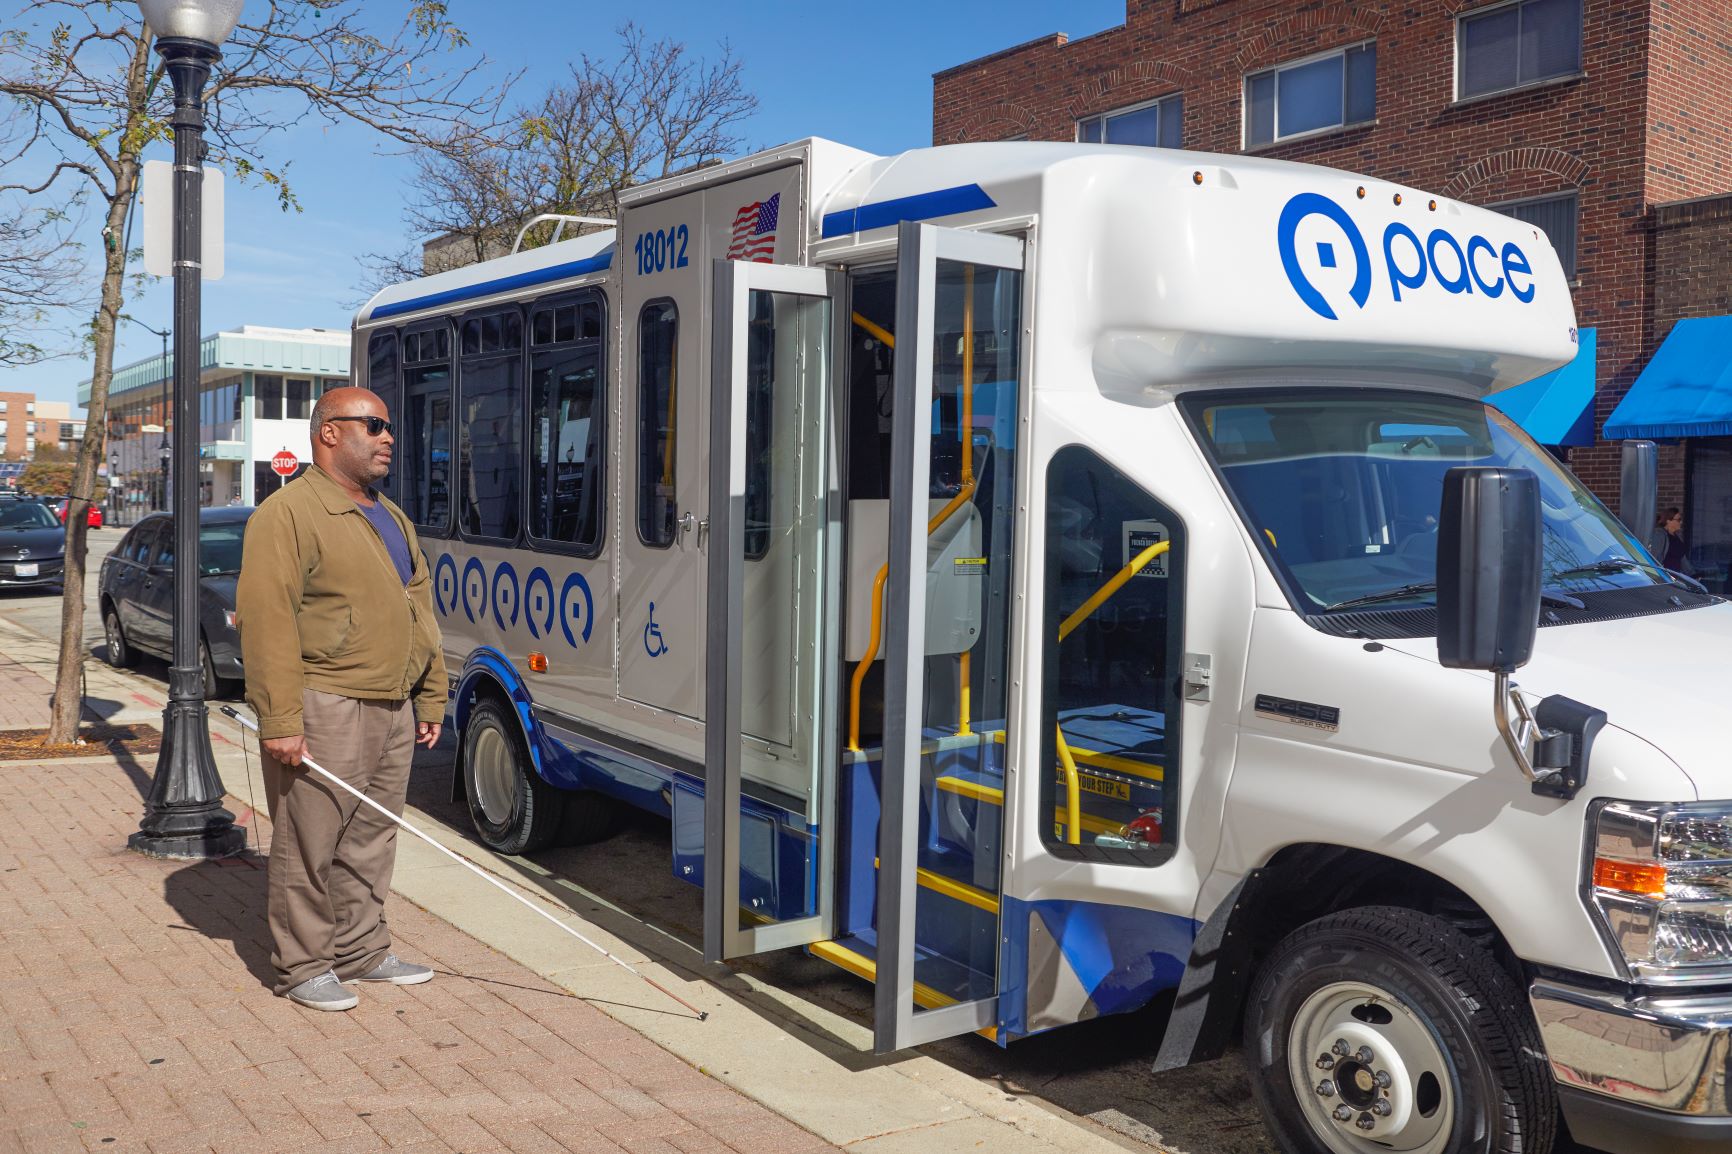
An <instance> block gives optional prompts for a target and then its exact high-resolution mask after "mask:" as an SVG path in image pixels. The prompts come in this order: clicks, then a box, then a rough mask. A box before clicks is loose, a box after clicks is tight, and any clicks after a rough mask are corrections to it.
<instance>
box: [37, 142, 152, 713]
mask: <svg viewBox="0 0 1732 1154" xmlns="http://www.w3.org/2000/svg"><path fill="white" fill-rule="evenodd" d="M137 179H138V162H137V158H136V157H135V156H126V155H122V156H121V158H120V178H119V179H118V180H117V181H116V182H115V196H114V199H113V200H111V201H110V202H109V204H108V217H107V220H106V222H105V223H106V224H107V225H108V231H107V232H106V234H105V238H112V242H111V243H108V244H105V245H104V253H103V258H104V259H103V269H102V303H101V304H100V305H99V306H98V307H97V311H96V319H95V321H94V326H95V338H96V340H95V357H94V359H93V360H92V362H91V367H90V404H89V406H88V407H87V410H86V413H85V418H84V439H83V440H81V441H80V442H79V443H78V459H77V461H76V462H75V463H74V464H73V466H72V487H71V489H70V491H69V492H68V494H67V497H68V499H67V502H66V570H65V572H64V574H63V575H62V576H63V580H62V583H61V588H62V594H61V598H60V661H59V664H58V665H57V666H56V669H55V676H54V702H53V706H52V710H51V712H50V716H49V722H48V740H49V741H50V742H55V743H64V742H70V741H73V740H75V739H76V738H77V736H78V719H79V716H80V714H82V713H83V710H84V660H85V657H86V656H87V654H86V653H85V650H84V577H85V572H84V560H85V546H86V540H87V538H88V536H89V532H90V530H89V510H90V496H91V493H92V492H94V491H95V489H96V468H97V465H98V463H100V462H101V461H102V460H104V459H105V457H106V456H107V453H108V435H107V434H108V385H109V382H110V381H111V380H112V379H113V377H114V330H115V328H116V326H117V325H118V323H119V320H120V309H121V304H122V297H121V286H122V283H123V280H124V278H125V276H126V255H127V254H126V242H125V240H124V238H125V236H126V218H127V214H128V213H129V212H130V211H131V208H132V198H133V192H134V190H135V188H136V184H137Z"/></svg>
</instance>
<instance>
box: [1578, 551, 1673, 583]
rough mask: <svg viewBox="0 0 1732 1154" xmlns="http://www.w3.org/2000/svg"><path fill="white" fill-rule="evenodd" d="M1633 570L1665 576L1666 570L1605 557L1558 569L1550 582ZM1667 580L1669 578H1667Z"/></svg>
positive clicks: (1629, 560) (1655, 566) (1619, 558)
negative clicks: (1584, 563)
mask: <svg viewBox="0 0 1732 1154" xmlns="http://www.w3.org/2000/svg"><path fill="white" fill-rule="evenodd" d="M1633 569H1642V570H1646V571H1647V572H1649V573H1659V574H1661V575H1662V576H1665V575H1666V570H1664V569H1661V568H1660V567H1659V566H1657V565H1644V564H1642V563H1641V562H1640V561H1632V560H1631V559H1630V558H1628V557H1607V558H1605V559H1604V560H1602V561H1590V562H1589V563H1588V564H1586V565H1576V566H1573V567H1571V568H1569V569H1560V570H1558V571H1557V572H1556V573H1553V574H1551V575H1550V576H1551V578H1552V580H1554V581H1556V580H1557V579H1558V578H1559V577H1591V576H1593V575H1595V574H1599V573H1628V572H1630V571H1631V570H1633ZM1668 579H1669V578H1668Z"/></svg>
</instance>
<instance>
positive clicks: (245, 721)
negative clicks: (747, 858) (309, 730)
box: [218, 705, 710, 1022]
mask: <svg viewBox="0 0 1732 1154" xmlns="http://www.w3.org/2000/svg"><path fill="white" fill-rule="evenodd" d="M218 708H219V709H220V710H221V711H222V712H223V713H225V714H227V715H228V716H229V717H232V718H234V719H235V720H236V721H238V722H240V723H241V725H242V726H244V727H245V728H247V729H250V730H252V731H253V732H254V733H257V732H258V731H259V727H258V725H257V723H255V722H254V721H253V720H252V719H251V718H249V717H244V716H242V714H241V713H240V711H239V710H237V709H235V708H234V707H233V706H230V705H223V706H219V707H218ZM301 764H302V765H304V766H306V767H307V768H308V769H310V770H313V771H314V772H315V773H318V774H320V775H321V776H323V777H324V778H325V780H327V781H329V782H331V783H332V784H333V785H335V786H337V787H338V788H340V789H342V790H343V791H344V792H346V793H348V794H350V795H352V796H354V797H356V798H358V799H360V800H361V801H363V802H365V803H366V804H367V805H370V806H372V807H373V808H374V809H376V810H378V811H379V812H380V813H382V814H384V815H385V816H386V817H388V818H390V819H391V820H392V821H394V822H396V823H397V824H398V825H400V826H402V827H403V828H404V829H406V830H408V831H409V832H410V833H412V834H414V835H415V836H416V837H418V838H420V839H421V840H422V841H424V842H426V843H427V844H428V845H430V846H432V847H433V848H434V849H436V850H438V851H439V852H440V853H442V854H444V855H445V856H446V857H448V858H450V859H451V860H452V861H454V862H456V863H457V864H458V865H460V866H462V867H463V868H464V869H466V870H468V871H469V872H470V873H472V874H474V875H475V876H476V877H478V878H480V879H481V880H482V881H484V882H486V883H487V884H488V885H490V886H493V887H494V888H495V889H498V890H499V891H501V892H502V893H504V894H506V895H507V896H509V897H511V898H512V899H513V900H515V901H518V902H521V903H523V905H525V906H526V907H528V908H529V909H530V910H531V911H533V912H534V913H536V914H538V915H539V916H541V917H544V918H546V919H547V920H548V921H550V922H552V923H553V924H554V925H556V926H558V927H559V928H560V929H562V930H564V931H565V932H566V933H568V934H570V935H571V936H572V937H574V938H576V939H577V940H578V941H580V942H582V943H583V944H584V945H586V946H588V947H589V948H590V949H592V950H594V951H595V952H596V953H598V954H600V955H601V956H602V957H604V958H606V959H607V960H608V961H610V962H612V963H613V964H614V965H616V966H618V967H619V968H620V969H622V970H624V971H625V972H626V973H628V974H630V975H632V976H633V977H635V978H638V979H640V980H642V981H643V982H644V983H645V984H647V985H649V986H650V987H652V988H653V989H655V990H657V991H658V992H659V993H661V994H663V995H664V996H666V997H667V998H669V999H670V1000H672V1001H675V1002H678V1003H679V1004H680V1005H681V1006H684V1007H685V1008H686V1009H688V1010H690V1011H691V1012H692V1013H693V1014H696V1015H697V1019H698V1021H700V1022H702V1021H704V1020H705V1019H707V1018H708V1017H709V1016H710V1014H709V1011H708V1010H700V1009H698V1008H697V1007H696V1006H694V1005H692V1004H691V1003H690V1002H688V1001H686V1000H685V999H684V998H682V997H680V996H679V995H678V994H676V993H674V992H673V991H672V990H670V989H668V988H667V987H666V986H663V985H661V984H660V983H658V982H657V981H656V980H655V979H653V978H651V977H649V976H648V975H646V974H643V973H641V972H640V971H638V970H635V969H633V968H632V967H631V965H630V963H628V962H624V961H621V960H620V959H619V958H616V957H614V956H613V955H612V954H610V953H608V952H607V951H606V950H605V949H603V948H602V947H600V946H598V945H596V944H595V943H594V942H592V941H590V940H589V939H588V938H586V937H584V936H583V935H582V934H580V933H578V932H577V931H576V930H574V929H572V928H571V927H570V926H568V925H566V924H565V923H564V922H562V921H560V920H559V919H558V918H556V917H554V916H553V915H552V914H550V913H548V912H547V911H546V910H544V909H542V908H541V907H540V906H538V905H536V904H535V903H534V902H532V901H530V900H529V899H528V898H526V897H524V896H523V895H522V894H520V893H518V892H517V891H516V890H514V889H512V888H511V887H510V886H508V885H506V884H505V883H504V882H502V881H500V880H499V879H498V878H496V877H493V876H491V875H489V874H488V873H486V872H485V871H484V870H482V869H481V867H479V866H477V865H476V864H475V863H474V862H472V861H470V860H469V859H468V858H465V857H463V856H462V855H461V854H458V853H456V852H454V851H452V850H449V849H446V848H445V847H444V846H442V845H440V844H439V843H438V842H436V841H434V840H433V839H432V838H431V837H430V836H428V835H427V834H424V833H422V832H421V831H420V830H418V829H416V828H415V827H414V826H412V825H410V824H409V823H408V822H406V821H404V820H403V819H402V818H400V817H398V816H397V815H396V814H394V813H392V812H391V811H390V810H388V809H386V808H385V807H384V806H382V805H380V804H379V803H378V802H376V801H374V800H373V799H372V798H370V797H368V796H367V795H366V794H364V793H362V792H361V791H360V790H358V789H356V788H355V787H354V786H352V785H350V784H349V783H348V782H346V781H344V780H343V779H342V778H340V777H338V776H337V775H336V774H334V773H332V772H331V771H330V770H328V769H326V768H325V767H324V766H322V765H320V764H319V763H318V762H316V761H314V760H313V759H312V758H310V757H306V756H302V758H301Z"/></svg>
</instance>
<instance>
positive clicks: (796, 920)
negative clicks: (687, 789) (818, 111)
mask: <svg viewBox="0 0 1732 1154" xmlns="http://www.w3.org/2000/svg"><path fill="white" fill-rule="evenodd" d="M834 292H835V284H834V283H833V281H832V278H831V276H830V274H826V273H825V272H824V271H823V270H821V269H809V268H798V267H792V266H778V265H765V264H756V263H741V262H734V263H730V262H725V261H718V262H717V263H716V280H715V334H716V335H715V360H714V365H713V370H712V374H711V378H712V380H711V394H710V404H711V406H712V408H711V420H710V434H711V442H710V469H711V475H710V493H711V495H712V496H711V501H710V515H709V521H708V538H709V545H708V557H707V562H708V583H709V591H708V597H709V609H708V616H709V630H708V643H707V644H708V653H707V657H706V661H707V665H708V668H707V670H706V678H707V688H706V697H707V702H706V714H705V716H706V718H707V721H706V727H705V739H704V740H705V759H704V760H705V807H704V808H705V814H704V817H705V824H704V838H705V840H704V880H705V885H704V953H705V956H706V957H707V958H709V959H711V960H716V959H721V958H729V957H738V956H741V955H744V954H752V953H758V952H761V951H764V950H769V949H777V948H780V947H784V946H792V945H804V944H806V943H809V942H813V941H818V940H821V939H824V938H828V937H829V936H830V934H831V920H832V919H831V907H832V903H831V894H832V890H833V884H832V877H833V874H834V869H833V857H834V854H833V847H832V845H831V844H830V843H831V839H830V838H829V836H828V834H829V831H830V829H831V828H832V826H833V824H834V823H833V822H832V820H831V813H832V810H833V808H834V799H833V788H832V782H833V779H834V766H835V764H836V758H837V720H836V719H837V711H836V701H837V695H836V679H835V678H834V677H833V676H825V674H826V672H827V671H829V670H830V669H831V668H832V667H833V666H834V665H835V663H836V652H837V649H836V646H837V644H838V635H839V629H838V591H839V585H838V582H839V576H838V574H839V558H838V554H837V550H838V548H839V542H840V522H839V517H840V512H839V509H840V503H839V499H838V496H837V483H836V479H835V446H834V437H833V435H832V421H833V414H834V412H835V406H834V399H833V397H832V395H831V393H832V385H833V381H834V372H833V363H832V362H833V355H832V349H833V348H834V347H835V341H834V333H833V331H832V330H833V326H834V324H835V317H834V310H833V309H832V307H831V298H832V296H833V295H834Z"/></svg>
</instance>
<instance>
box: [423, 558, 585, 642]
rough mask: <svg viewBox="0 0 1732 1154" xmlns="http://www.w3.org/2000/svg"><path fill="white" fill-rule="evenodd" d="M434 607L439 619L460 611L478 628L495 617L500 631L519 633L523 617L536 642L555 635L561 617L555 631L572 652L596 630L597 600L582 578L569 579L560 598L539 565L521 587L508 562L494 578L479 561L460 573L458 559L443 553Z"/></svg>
mask: <svg viewBox="0 0 1732 1154" xmlns="http://www.w3.org/2000/svg"><path fill="white" fill-rule="evenodd" d="M459 573H461V576H459ZM433 604H434V607H435V608H436V609H437V610H438V611H439V616H441V617H450V616H453V615H454V614H456V613H457V612H458V611H459V610H462V613H463V615H464V616H465V617H467V618H468V619H469V620H470V621H472V622H475V623H476V624H486V622H487V619H488V618H489V617H491V618H492V619H493V623H494V624H495V625H497V626H498V627H499V628H500V629H511V628H515V627H516V625H517V622H518V620H519V618H521V619H522V620H523V622H524V624H525V625H526V626H527V628H528V629H529V635H530V636H531V637H534V638H536V639H540V638H543V637H546V638H552V637H553V636H554V635H555V632H556V630H555V626H554V616H555V614H556V613H557V615H558V617H559V626H558V629H557V632H559V633H563V634H564V635H565V640H566V644H568V645H570V646H571V647H572V648H573V649H575V648H577V647H578V646H579V645H581V644H587V643H588V641H589V637H590V633H591V631H592V630H593V629H594V628H595V598H594V596H593V595H592V594H591V593H590V589H589V582H588V581H586V580H584V576H583V574H581V573H572V574H569V575H568V576H567V577H566V578H565V581H564V583H563V584H562V585H561V586H560V587H559V590H558V592H557V594H556V593H555V591H554V584H553V578H552V577H551V576H549V574H548V572H547V570H546V569H543V568H542V567H541V566H539V565H537V566H536V567H535V568H533V569H531V570H530V571H529V576H528V578H527V579H524V580H522V581H521V583H520V581H519V578H518V576H517V569H516V568H515V567H514V566H513V565H512V564H511V562H509V561H500V562H499V563H498V564H497V565H495V566H494V568H493V572H492V573H491V575H490V574H489V573H488V571H487V565H486V564H485V563H484V562H483V561H482V560H481V558H479V557H471V558H469V559H468V560H466V561H463V562H462V563H461V568H459V562H458V559H457V558H455V557H453V556H452V555H451V554H449V553H445V554H442V555H441V556H440V558H439V560H438V561H437V562H436V563H435V564H434V566H433Z"/></svg>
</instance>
